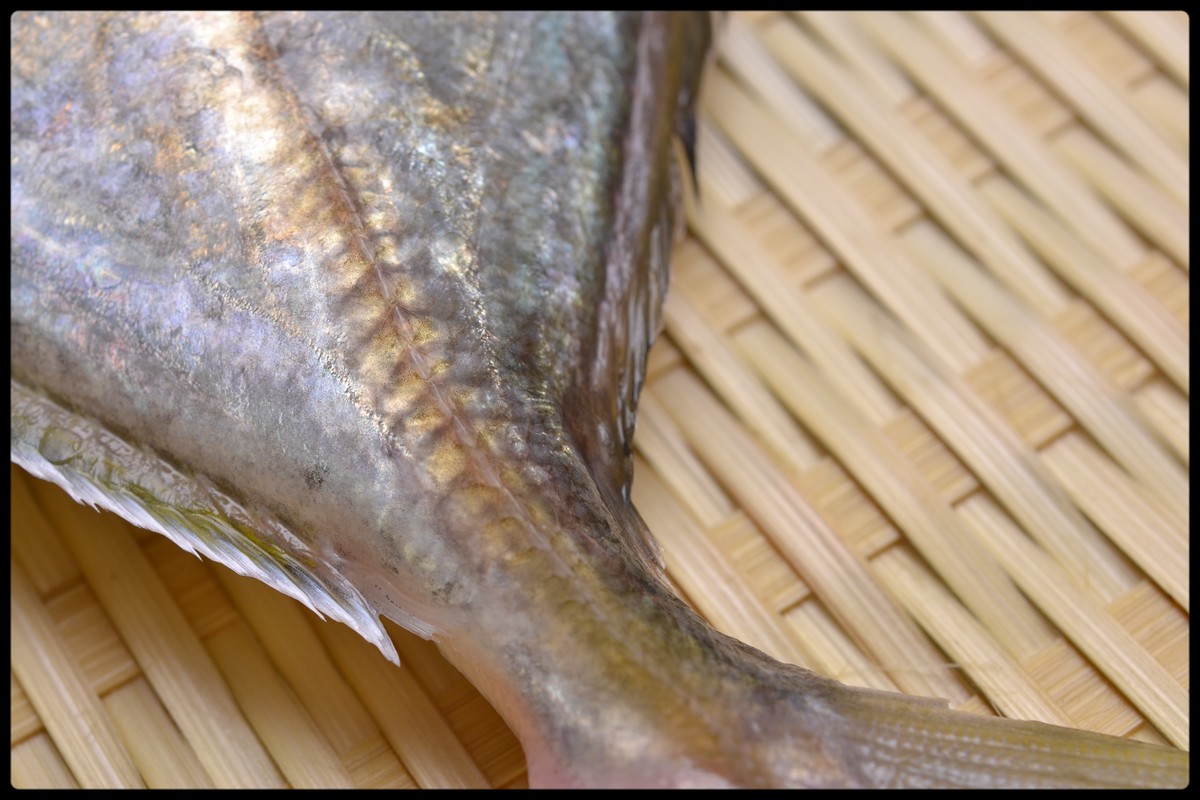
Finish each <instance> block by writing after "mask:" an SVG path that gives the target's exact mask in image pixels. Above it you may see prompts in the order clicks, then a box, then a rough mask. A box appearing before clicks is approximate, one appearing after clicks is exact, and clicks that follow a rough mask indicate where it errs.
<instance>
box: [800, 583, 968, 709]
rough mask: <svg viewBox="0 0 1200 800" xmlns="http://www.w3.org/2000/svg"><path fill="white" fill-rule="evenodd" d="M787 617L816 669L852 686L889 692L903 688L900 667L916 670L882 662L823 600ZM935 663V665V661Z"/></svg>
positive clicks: (960, 695) (961, 692) (960, 696)
mask: <svg viewBox="0 0 1200 800" xmlns="http://www.w3.org/2000/svg"><path fill="white" fill-rule="evenodd" d="M787 621H788V622H789V623H790V624H791V625H792V626H793V628H794V629H795V630H796V635H797V636H798V637H799V638H800V639H801V640H803V641H804V644H805V647H807V648H808V649H810V650H811V651H812V653H813V662H812V663H813V669H815V670H816V671H817V672H819V673H821V674H822V675H828V676H830V677H832V678H834V679H836V680H839V681H841V682H843V683H847V684H849V685H851V686H865V687H867V688H869V689H880V690H882V691H885V692H895V691H899V687H898V686H897V684H896V677H895V672H896V670H897V669H906V670H912V669H913V667H911V666H910V667H904V666H896V667H890V666H889V665H886V664H885V665H883V666H882V668H881V666H880V665H879V664H878V663H877V662H876V661H874V660H872V659H871V658H870V657H868V656H867V654H866V653H865V652H864V651H863V649H862V648H860V647H859V646H858V645H856V644H855V643H854V642H853V641H852V640H851V638H850V637H849V636H847V635H846V632H845V629H844V628H843V627H842V626H841V625H839V624H838V622H837V621H836V620H835V619H834V617H833V616H832V615H831V614H830V613H829V612H828V611H826V610H825V607H824V606H823V605H822V604H821V603H820V601H819V600H815V599H814V600H810V601H808V602H805V603H802V604H801V605H799V606H797V607H796V608H795V609H794V610H792V611H791V612H789V613H788V615H787ZM931 666H932V665H931ZM965 696H967V695H966V691H965V690H959V691H957V692H956V693H955V695H954V699H955V700H959V701H961V700H962V699H963V698H964V697H965Z"/></svg>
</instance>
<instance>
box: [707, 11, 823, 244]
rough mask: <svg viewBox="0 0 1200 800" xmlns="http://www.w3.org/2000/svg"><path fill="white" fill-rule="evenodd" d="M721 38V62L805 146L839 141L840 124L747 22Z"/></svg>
mask: <svg viewBox="0 0 1200 800" xmlns="http://www.w3.org/2000/svg"><path fill="white" fill-rule="evenodd" d="M721 37H722V39H721V61H722V63H724V64H726V65H727V66H728V67H729V68H730V69H731V70H732V71H733V72H734V73H735V74H736V75H738V76H739V77H740V78H741V79H742V80H743V81H744V82H745V83H746V84H747V85H749V86H753V87H754V90H755V92H757V93H758V95H759V97H761V98H762V99H763V101H764V102H766V103H767V104H768V105H770V107H771V109H772V110H774V112H775V113H776V114H778V115H779V116H780V117H782V118H783V119H784V121H785V122H787V124H788V125H789V126H790V127H791V128H792V130H793V131H795V133H796V135H797V136H799V137H800V138H801V139H803V141H804V142H805V144H807V145H809V146H810V147H812V148H813V149H814V150H817V151H821V150H824V149H825V148H827V147H830V146H831V145H833V144H835V143H836V142H837V141H838V139H839V134H838V130H837V125H836V124H835V123H834V122H833V121H832V120H831V119H829V117H828V115H826V114H825V112H824V111H822V110H821V108H820V106H818V105H817V104H816V103H814V102H812V101H811V100H810V99H809V98H808V97H807V96H806V95H805V94H804V93H803V92H801V91H800V90H799V89H798V88H797V87H796V85H795V84H794V83H793V82H792V81H791V80H789V79H788V77H787V74H786V73H784V71H783V70H782V69H781V68H780V65H779V64H777V63H775V61H774V60H772V59H771V57H770V56H769V55H768V54H767V53H765V52H763V49H762V47H761V46H760V45H759V43H758V40H757V39H756V38H755V37H754V34H753V33H751V31H750V28H749V27H748V26H747V25H746V24H745V23H743V22H742V21H741V20H739V19H736V18H734V19H730V20H729V22H728V24H727V25H726V27H725V30H724V31H722V33H721ZM694 229H695V230H699V228H694Z"/></svg>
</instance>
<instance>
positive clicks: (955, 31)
mask: <svg viewBox="0 0 1200 800" xmlns="http://www.w3.org/2000/svg"><path fill="white" fill-rule="evenodd" d="M913 16H914V17H915V18H916V20H917V21H918V22H919V23H920V24H921V25H923V26H924V27H925V29H926V30H928V31H929V32H930V34H931V35H932V36H933V37H934V38H936V39H937V40H938V44H939V45H941V47H942V49H943V50H944V51H945V52H947V53H949V54H951V55H952V56H954V57H955V58H957V59H959V61H960V62H961V63H962V65H963V67H965V68H966V69H972V70H982V69H983V68H984V66H985V65H986V64H987V63H988V60H989V59H991V58H993V57H994V56H995V54H996V45H995V44H993V43H992V40H991V39H989V38H988V37H987V36H986V35H984V33H983V32H982V31H980V30H979V28H978V27H977V26H976V25H975V23H974V22H972V21H971V20H970V19H969V18H968V17H967V15H966V14H964V13H962V12H958V11H914V12H913Z"/></svg>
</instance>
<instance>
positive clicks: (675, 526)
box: [634, 463, 812, 666]
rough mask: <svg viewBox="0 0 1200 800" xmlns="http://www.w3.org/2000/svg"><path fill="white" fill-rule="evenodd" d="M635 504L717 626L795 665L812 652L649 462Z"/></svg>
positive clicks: (642, 468)
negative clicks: (761, 597) (765, 602)
mask: <svg viewBox="0 0 1200 800" xmlns="http://www.w3.org/2000/svg"><path fill="white" fill-rule="evenodd" d="M635 468H636V469H637V470H638V482H637V484H635V487H634V503H635V504H636V506H637V508H638V511H639V512H640V513H641V515H642V518H643V519H645V520H646V523H647V524H648V525H649V526H650V529H651V530H652V531H654V532H655V536H656V537H657V538H658V541H659V544H660V545H661V546H662V549H663V555H664V557H665V559H666V563H667V569H668V571H669V573H670V574H671V576H672V577H673V578H674V579H675V580H676V582H677V583H678V584H679V585H680V587H681V588H682V589H683V591H684V593H685V594H686V595H687V596H688V597H689V598H694V600H695V603H696V605H697V606H698V607H699V611H700V612H701V613H702V614H704V616H705V618H706V619H708V620H709V621H710V622H711V623H712V624H713V626H714V627H716V628H717V629H718V630H720V631H723V632H724V633H728V634H730V635H731V636H734V637H736V638H738V639H740V640H742V641H743V642H746V643H747V644H749V645H753V646H754V647H757V648H758V649H760V650H762V651H763V652H765V653H767V654H768V655H771V656H774V657H775V658H777V659H780V660H782V661H785V662H787V663H789V664H799V665H800V666H809V665H811V664H812V657H811V656H810V655H809V654H808V653H807V652H805V650H804V648H803V646H802V645H801V643H800V642H798V641H797V640H796V637H795V636H794V635H792V634H790V633H789V632H788V629H787V628H786V627H785V626H784V624H783V620H782V619H781V618H780V617H779V616H778V615H776V614H774V613H772V612H771V611H770V610H769V609H767V608H766V607H765V606H764V605H763V604H762V602H761V601H760V600H759V599H758V598H757V597H756V596H755V594H754V592H753V590H752V589H751V588H750V586H749V585H748V584H747V582H746V581H745V580H744V579H743V578H742V576H741V575H740V574H739V573H738V572H737V571H736V570H735V569H733V567H732V566H731V565H730V564H729V563H728V562H727V561H726V560H725V559H724V558H723V557H722V555H721V552H720V551H719V550H718V549H717V548H716V546H715V545H714V544H713V543H712V542H711V541H709V539H708V537H707V535H706V534H705V533H704V531H703V530H701V528H700V526H699V525H697V524H696V523H695V522H694V521H693V520H692V519H691V518H689V516H688V514H687V512H686V511H684V510H683V508H682V507H680V506H679V505H677V504H676V503H675V502H674V501H673V500H672V499H671V497H670V495H669V494H668V493H667V491H666V489H665V487H663V486H662V484H661V480H660V479H659V478H658V477H657V475H656V474H655V473H654V472H653V471H652V470H651V468H650V465H649V464H645V463H638V464H637V465H636V467H635Z"/></svg>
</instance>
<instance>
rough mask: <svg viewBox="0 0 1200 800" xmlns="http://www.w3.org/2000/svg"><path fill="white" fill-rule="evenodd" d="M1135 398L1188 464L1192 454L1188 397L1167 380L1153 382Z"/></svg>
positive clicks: (1166, 439)
mask: <svg viewBox="0 0 1200 800" xmlns="http://www.w3.org/2000/svg"><path fill="white" fill-rule="evenodd" d="M1134 400H1135V402H1137V405H1138V409H1139V410H1141V412H1142V416H1143V417H1144V418H1145V419H1146V420H1147V422H1149V423H1150V424H1151V425H1152V426H1153V427H1154V430H1155V431H1156V432H1157V433H1158V435H1159V436H1160V437H1161V438H1162V439H1163V440H1164V441H1165V442H1166V443H1167V444H1168V445H1170V446H1171V449H1172V450H1174V451H1175V453H1176V455H1178V456H1179V457H1180V459H1182V461H1183V463H1184V464H1187V463H1188V461H1189V453H1190V450H1189V447H1188V440H1189V436H1188V427H1189V425H1188V421H1189V420H1188V417H1189V414H1188V402H1187V399H1186V398H1184V397H1183V396H1182V395H1180V394H1179V393H1178V392H1177V391H1175V390H1174V389H1173V388H1172V387H1170V386H1167V385H1166V384H1164V383H1151V384H1149V385H1147V386H1145V387H1144V388H1142V390H1141V391H1139V392H1138V393H1137V394H1136V395H1135V396H1134Z"/></svg>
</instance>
